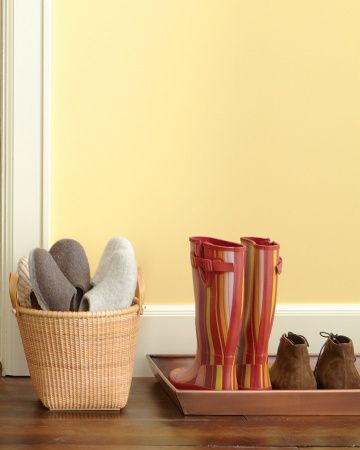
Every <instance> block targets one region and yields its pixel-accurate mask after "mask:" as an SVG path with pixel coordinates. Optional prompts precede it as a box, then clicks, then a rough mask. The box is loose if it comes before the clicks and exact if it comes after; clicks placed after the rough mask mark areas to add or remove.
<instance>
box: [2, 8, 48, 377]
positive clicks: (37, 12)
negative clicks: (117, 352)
mask: <svg viewBox="0 0 360 450" xmlns="http://www.w3.org/2000/svg"><path fill="white" fill-rule="evenodd" d="M50 4H51V1H50V0H3V10H2V23H3V48H4V53H3V68H2V70H3V98H2V108H3V109H2V117H3V118H2V120H3V124H2V125H3V126H2V147H1V152H2V155H1V157H2V165H1V193H2V205H1V218H2V219H1V220H2V229H1V234H2V238H1V239H2V253H1V278H2V279H1V298H0V314H1V315H0V343H1V345H0V361H1V363H2V368H3V374H5V375H25V374H27V365H26V361H25V358H24V355H23V350H22V344H21V340H20V337H19V332H18V328H17V324H16V320H15V318H14V316H13V315H12V313H11V307H10V302H9V298H8V274H9V272H10V271H11V270H14V269H15V268H16V262H17V261H18V259H19V258H20V257H21V256H23V255H26V254H28V252H29V250H30V249H31V248H34V247H39V246H43V245H44V244H47V240H48V239H49V232H48V226H49V224H50V220H49V211H50V209H49V201H50V190H49V187H50V88H51V79H50V76H51V73H50V54H51V49H50V45H51V39H50V29H51V9H50Z"/></svg>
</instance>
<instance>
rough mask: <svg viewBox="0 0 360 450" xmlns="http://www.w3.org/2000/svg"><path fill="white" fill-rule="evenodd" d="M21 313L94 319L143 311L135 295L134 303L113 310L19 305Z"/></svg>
mask: <svg viewBox="0 0 360 450" xmlns="http://www.w3.org/2000/svg"><path fill="white" fill-rule="evenodd" d="M18 312H19V316H20V315H28V316H37V317H52V318H58V319H60V318H64V319H65V318H66V319H92V318H100V317H118V316H126V315H130V314H133V313H137V314H139V313H141V309H140V300H139V299H138V298H137V297H135V298H134V300H133V304H132V305H131V306H129V307H128V308H122V309H116V310H113V311H95V312H92V311H47V310H42V309H32V308H24V307H22V306H20V305H19V306H18Z"/></svg>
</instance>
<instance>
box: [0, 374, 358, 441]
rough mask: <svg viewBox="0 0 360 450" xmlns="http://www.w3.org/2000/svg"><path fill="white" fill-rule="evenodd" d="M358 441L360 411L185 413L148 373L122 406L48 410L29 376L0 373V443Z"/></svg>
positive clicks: (134, 387) (139, 380) (138, 382)
mask: <svg viewBox="0 0 360 450" xmlns="http://www.w3.org/2000/svg"><path fill="white" fill-rule="evenodd" d="M357 446H360V416H347V417H337V416H327V417H326V416H322V417H316V416H312V417H296V416H289V417H283V416H248V417H243V416H217V417H214V416H201V417H199V416H187V417H183V416H182V414H181V413H180V412H179V411H178V409H177V408H176V406H175V405H174V404H173V403H172V402H171V400H170V399H169V398H168V396H167V395H166V393H165V392H164V391H163V390H162V388H161V386H160V385H159V384H158V383H156V382H155V380H154V379H153V378H146V379H134V381H133V385H132V390H131V393H130V398H129V403H128V406H127V407H126V408H125V409H124V410H123V411H121V412H51V411H48V410H46V409H45V408H44V407H43V406H42V405H41V403H40V402H39V401H38V400H37V398H36V395H35V393H34V392H33V390H32V388H31V385H30V382H29V380H28V379H22V378H20V379H19V378H5V379H0V448H8V449H11V450H15V449H24V448H29V449H31V448H34V449H35V448H36V449H40V450H41V449H47V448H51V449H55V450H56V449H58V450H62V449H65V448H66V449H70V448H73V449H76V450H80V449H83V448H84V449H85V448H86V449H97V448H104V449H109V450H112V449H117V448H122V449H124V448H128V449H129V450H135V449H141V450H150V449H151V450H153V449H155V448H156V449H159V450H167V449H171V450H177V449H180V448H185V449H187V450H203V449H205V448H206V449H208V448H221V450H224V449H227V448H242V449H248V448H251V449H255V448H259V449H266V448H269V449H270V448H271V449H274V450H275V449H277V448H282V449H283V450H284V449H294V448H297V447H300V448H304V449H305V448H306V450H309V447H320V448H322V449H324V448H325V447H331V448H332V449H333V448H334V447H338V448H339V450H340V447H342V448H346V447H357Z"/></svg>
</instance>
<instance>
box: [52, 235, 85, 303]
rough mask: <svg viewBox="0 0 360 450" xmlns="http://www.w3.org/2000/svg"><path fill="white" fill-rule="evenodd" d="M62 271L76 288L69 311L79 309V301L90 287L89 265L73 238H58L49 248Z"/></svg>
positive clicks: (80, 246) (81, 249) (80, 247)
mask: <svg viewBox="0 0 360 450" xmlns="http://www.w3.org/2000/svg"><path fill="white" fill-rule="evenodd" d="M49 253H50V255H51V256H52V257H53V258H54V260H55V262H56V263H57V265H58V266H59V268H60V270H61V271H62V273H63V274H64V275H65V276H66V278H67V279H68V280H69V281H70V283H71V284H72V285H73V286H75V288H76V290H77V296H76V301H75V302H74V304H72V305H70V309H71V311H77V310H78V309H79V304H80V301H81V299H82V297H83V295H84V294H85V292H87V291H88V290H89V289H90V288H91V284H90V267H89V261H88V259H87V256H86V253H85V250H84V248H83V246H82V245H81V244H80V243H79V242H77V241H75V240H74V239H60V240H59V241H57V242H55V244H54V245H53V246H52V247H51V249H50V250H49Z"/></svg>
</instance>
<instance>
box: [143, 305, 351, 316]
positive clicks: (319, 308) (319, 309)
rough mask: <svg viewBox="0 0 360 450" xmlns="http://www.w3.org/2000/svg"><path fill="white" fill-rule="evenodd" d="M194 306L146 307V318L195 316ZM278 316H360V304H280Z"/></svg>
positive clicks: (277, 311) (277, 309)
mask: <svg viewBox="0 0 360 450" xmlns="http://www.w3.org/2000/svg"><path fill="white" fill-rule="evenodd" d="M194 314H195V306H194V305H193V304H178V305H173V304H164V305H155V304H153V305H144V315H145V316H157V317H159V316H166V317H168V316H194ZM275 314H276V316H286V317H288V316H295V317H297V316H311V317H313V316H321V317H323V316H336V317H339V316H349V315H355V316H360V303H278V304H277V305H276V313H275Z"/></svg>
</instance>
